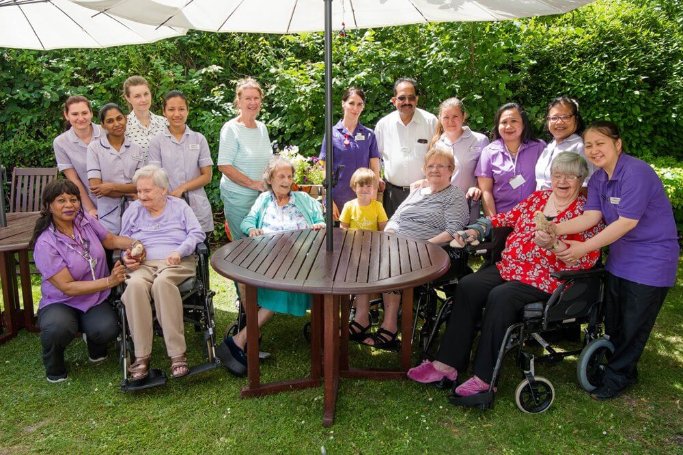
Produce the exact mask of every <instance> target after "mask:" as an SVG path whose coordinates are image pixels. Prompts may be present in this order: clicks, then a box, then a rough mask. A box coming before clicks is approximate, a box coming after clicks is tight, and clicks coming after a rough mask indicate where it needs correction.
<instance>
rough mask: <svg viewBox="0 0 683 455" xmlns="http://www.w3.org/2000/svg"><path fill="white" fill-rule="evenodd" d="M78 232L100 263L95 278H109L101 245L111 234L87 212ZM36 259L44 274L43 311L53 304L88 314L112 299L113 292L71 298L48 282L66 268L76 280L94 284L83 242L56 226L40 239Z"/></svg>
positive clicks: (79, 221)
mask: <svg viewBox="0 0 683 455" xmlns="http://www.w3.org/2000/svg"><path fill="white" fill-rule="evenodd" d="M74 231H75V233H76V235H77V236H79V237H81V238H83V240H84V241H85V242H84V243H85V245H86V246H87V248H88V250H89V251H90V255H91V256H92V257H93V258H95V259H96V260H97V264H96V265H95V277H96V278H97V279H99V278H104V277H106V276H108V275H109V269H108V268H107V261H106V259H105V256H104V248H103V247H102V243H101V242H102V240H104V238H105V237H106V236H107V234H108V233H109V232H108V231H107V230H106V229H105V228H104V226H102V224H100V222H99V221H97V219H95V218H92V217H91V216H90V215H88V214H86V213H83V212H82V213H81V215H79V216H78V217H77V218H76V219H75V220H74ZM33 259H34V260H35V261H36V267H37V268H38V271H39V272H40V275H41V283H40V290H41V294H42V297H41V299H40V308H45V307H46V306H48V305H51V304H53V303H63V304H64V305H68V306H70V307H72V308H75V309H77V310H80V311H83V312H86V311H88V310H89V309H90V308H92V307H94V306H96V305H98V304H100V303H102V302H103V301H104V299H106V298H107V297H108V296H109V289H105V290H103V291H100V292H94V293H92V294H85V295H76V296H68V295H66V294H64V293H63V292H62V291H60V290H59V289H57V288H56V287H55V286H54V285H53V284H52V283H50V281H48V280H49V279H50V278H52V277H53V276H55V274H57V272H59V271H61V270H62V269H64V268H66V269H67V270H68V271H69V273H70V274H71V276H72V277H73V279H74V280H76V281H92V272H91V271H90V265H89V264H88V261H87V260H86V259H85V258H84V257H83V248H82V247H81V244H80V242H78V241H76V240H74V239H72V238H70V237H67V236H66V235H64V234H62V233H61V232H59V231H58V230H56V229H55V228H54V226H53V225H50V227H48V228H47V229H45V230H44V231H43V232H42V234H40V236H38V239H37V240H36V245H35V247H34V252H33Z"/></svg>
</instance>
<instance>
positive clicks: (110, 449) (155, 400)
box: [0, 273, 683, 454]
mask: <svg viewBox="0 0 683 455" xmlns="http://www.w3.org/2000/svg"><path fill="white" fill-rule="evenodd" d="M679 275H681V274H680V273H679ZM211 279H212V287H213V288H214V289H215V290H216V291H217V292H218V294H217V296H216V304H217V305H216V307H217V311H216V318H217V323H218V327H219V330H220V331H221V332H222V331H223V330H224V329H225V328H226V327H227V325H229V324H231V323H232V321H233V320H234V317H235V314H234V307H233V304H232V301H233V293H232V286H231V285H227V282H226V280H225V279H223V278H221V277H219V276H217V275H212V277H211ZM681 281H682V280H681V279H679V282H678V286H677V287H676V288H674V289H673V290H672V291H671V292H670V293H669V297H668V299H667V302H666V303H665V305H664V308H663V309H662V311H661V313H660V315H659V318H658V320H657V324H656V326H655V329H654V332H653V335H652V337H651V338H650V341H649V343H648V346H647V348H646V351H645V354H644V355H643V357H642V359H641V362H640V382H639V383H638V384H637V385H636V386H635V387H633V388H632V389H631V390H630V391H629V392H628V393H627V394H626V395H624V396H622V397H620V398H618V399H616V400H613V401H610V402H596V401H593V400H592V399H591V398H590V397H589V396H588V394H586V393H585V392H583V391H582V390H581V389H580V388H579V386H578V385H577V383H576V379H575V365H576V359H573V358H570V359H567V360H566V361H564V362H562V363H560V364H557V365H545V364H542V365H537V374H540V375H542V376H545V377H547V378H549V379H550V380H551V381H552V382H553V384H554V386H555V391H556V399H555V403H554V404H553V406H552V407H551V408H550V409H549V410H548V411H547V412H546V413H544V414H537V415H527V414H523V413H522V412H521V411H519V410H518V409H517V407H516V405H515V402H514V390H515V387H516V386H517V384H518V383H519V381H520V376H519V372H518V370H517V369H516V368H515V366H514V362H513V361H512V360H513V359H512V358H511V356H510V358H508V359H507V362H506V367H505V369H504V371H503V376H502V379H501V381H500V387H499V391H498V394H497V402H496V406H495V408H494V409H493V410H490V411H485V412H483V411H479V410H472V409H469V410H467V409H461V408H456V407H454V406H451V405H450V404H449V403H448V401H447V400H446V398H445V392H444V391H441V390H437V389H435V388H431V387H426V386H422V385H420V384H415V383H412V382H410V381H407V380H405V381H385V382H375V381H369V380H351V379H344V380H342V381H341V383H340V391H339V400H338V404H337V414H336V422H335V424H334V425H333V426H332V427H331V428H323V427H322V424H321V419H322V397H323V392H322V388H315V389H309V390H305V391H296V392H290V393H282V394H279V395H274V396H268V397H263V398H252V399H241V398H240V397H239V391H240V389H241V388H242V387H243V386H244V385H245V384H246V379H243V378H235V377H233V376H231V375H230V374H229V373H227V371H225V370H223V369H218V370H214V371H211V372H209V373H206V374H205V375H203V376H195V377H193V378H188V379H185V380H179V381H173V380H169V382H168V384H167V386H166V387H161V388H158V389H156V390H152V391H147V392H143V393H136V394H125V393H123V392H121V391H120V389H119V384H120V381H121V374H120V371H119V366H118V365H119V364H118V362H117V359H116V356H115V355H113V349H112V355H110V357H109V359H108V360H107V361H106V362H105V363H104V364H102V365H99V366H91V365H89V364H88V362H87V352H86V349H85V345H84V343H83V341H82V340H76V341H74V342H73V343H72V344H71V346H70V347H69V348H68V350H67V353H66V355H67V360H68V362H69V380H68V381H67V382H65V383H61V384H49V383H47V381H46V380H45V373H44V370H43V367H42V363H41V359H40V342H39V338H38V335H37V334H34V333H27V332H25V331H22V332H21V333H20V335H19V336H18V337H17V338H15V339H13V340H11V341H10V342H8V343H6V344H3V345H0V365H1V368H2V369H1V370H0V454H4V453H8V454H9V453H12V454H15V453H19V454H21V453H33V452H42V453H46V452H49V453H143V452H145V453H147V452H150V453H194V452H208V453H227V452H233V453H250V454H260V453H311V454H312V453H320V452H321V450H322V448H324V450H325V451H326V453H329V454H336V453H373V454H374V453H482V452H490V453H632V454H633V453H667V454H670V453H683V412H682V411H681V406H682V403H681V398H683V373H682V372H683V368H682V367H683V295H682V292H681V289H682V287H681ZM304 322H305V319H303V318H294V317H285V316H281V317H276V318H275V319H274V320H273V321H272V322H271V323H270V324H268V325H267V326H266V327H265V329H264V333H263V345H262V346H263V349H265V350H268V351H271V352H272V353H273V358H272V359H269V360H268V361H266V362H265V363H264V364H263V366H262V379H263V380H264V381H271V380H277V379H286V378H293V377H299V376H304V375H306V374H307V371H308V368H309V364H308V352H309V351H308V344H307V342H306V340H305V339H304V337H303V336H302V330H301V329H302V327H303V324H304ZM187 337H188V354H189V356H190V359H191V360H192V361H195V362H198V361H200V360H201V352H200V351H201V341H200V340H199V339H198V338H197V337H196V336H195V334H194V332H193V331H192V329H191V328H188V331H187ZM351 361H352V364H356V365H358V364H364V365H367V364H373V365H391V364H396V363H397V356H396V354H391V353H377V352H372V351H370V350H369V349H367V348H361V347H359V346H355V345H354V346H352V358H351ZM153 364H154V365H155V366H157V367H160V368H163V369H166V370H167V369H168V359H167V358H166V356H165V351H164V349H163V343H162V341H161V340H160V339H157V340H156V341H155V350H154V355H153Z"/></svg>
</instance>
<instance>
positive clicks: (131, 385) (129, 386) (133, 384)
mask: <svg viewBox="0 0 683 455" xmlns="http://www.w3.org/2000/svg"><path fill="white" fill-rule="evenodd" d="M167 380H168V378H167V377H166V373H164V372H163V371H161V370H159V369H158V368H152V369H150V370H149V374H148V375H147V377H146V378H143V379H138V380H137V381H131V380H128V379H127V380H125V381H123V382H122V383H121V390H122V391H124V392H135V391H138V390H145V389H151V388H152V387H159V386H162V385H165V384H166V381H167Z"/></svg>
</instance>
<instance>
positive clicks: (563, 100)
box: [545, 96, 586, 136]
mask: <svg viewBox="0 0 683 455" xmlns="http://www.w3.org/2000/svg"><path fill="white" fill-rule="evenodd" d="M557 105H562V106H567V107H568V108H569V110H571V111H572V114H573V115H574V118H575V119H576V131H574V134H578V135H579V136H581V134H582V133H583V130H584V128H585V127H586V124H585V123H584V122H583V117H581V112H579V102H578V101H576V100H575V99H574V98H570V97H568V96H558V97H557V98H555V99H554V100H552V101H551V102H550V104H548V109H546V111H545V117H546V119H545V130H546V131H549V130H548V115H549V114H550V109H552V108H554V107H555V106H557Z"/></svg>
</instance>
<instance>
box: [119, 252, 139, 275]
mask: <svg viewBox="0 0 683 455" xmlns="http://www.w3.org/2000/svg"><path fill="white" fill-rule="evenodd" d="M121 259H122V260H123V264H124V265H125V266H126V268H127V269H128V270H137V269H139V268H140V265H141V264H142V260H141V259H142V258H134V257H132V256H131V255H130V249H127V250H126V251H124V253H123V254H122V255H121Z"/></svg>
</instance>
